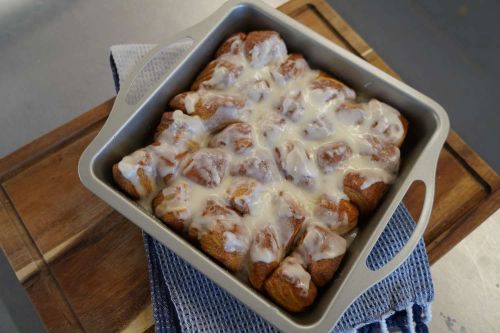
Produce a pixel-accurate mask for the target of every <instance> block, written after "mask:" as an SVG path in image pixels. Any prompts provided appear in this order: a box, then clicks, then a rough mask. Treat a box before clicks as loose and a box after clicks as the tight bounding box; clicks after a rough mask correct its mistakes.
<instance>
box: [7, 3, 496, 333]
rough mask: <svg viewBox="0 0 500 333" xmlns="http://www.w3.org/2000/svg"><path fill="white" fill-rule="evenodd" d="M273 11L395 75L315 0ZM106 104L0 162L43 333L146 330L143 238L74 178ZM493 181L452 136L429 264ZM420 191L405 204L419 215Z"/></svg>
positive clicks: (457, 236) (462, 231)
mask: <svg viewBox="0 0 500 333" xmlns="http://www.w3.org/2000/svg"><path fill="white" fill-rule="evenodd" d="M280 10H281V11H283V12H284V13H286V14H288V15H290V16H291V17H293V18H295V19H296V20H298V21H300V22H302V23H303V24H304V25H306V26H307V27H309V28H311V29H313V30H315V31H317V32H319V33H320V34H322V35H324V36H325V37H327V38H329V39H331V40H333V41H334V42H336V43H338V44H339V45H341V46H342V47H344V48H346V49H347V50H349V51H351V52H353V53H355V54H357V55H358V56H360V57H362V58H364V59H366V60H367V61H369V62H371V63H372V64H374V65H375V66H378V67H380V68H381V69H383V70H385V71H386V72H388V73H390V74H392V75H394V76H397V75H396V74H395V73H394V72H393V71H392V70H391V69H390V68H389V67H388V66H387V65H386V64H385V63H384V62H383V60H382V59H381V58H380V57H379V56H378V55H377V54H376V53H375V51H374V50H373V49H371V48H370V47H369V46H368V45H367V44H366V43H365V42H364V41H363V39H361V38H360V37H359V36H358V35H357V34H356V33H355V32H354V31H353V30H352V29H351V27H349V25H347V24H346V22H345V21H344V20H343V19H342V18H341V17H340V16H339V15H338V14H337V13H336V12H335V11H333V10H332V9H331V8H330V7H329V6H328V5H327V4H326V2H324V1H323V0H293V1H291V2H288V3H286V4H285V5H283V6H282V7H280ZM112 105H113V100H110V101H107V102H105V103H103V104H102V105H99V106H97V107H96V108H94V109H92V110H90V111H88V112H87V113H84V114H83V115H81V116H80V117H78V118H76V119H74V120H73V121H71V122H69V123H67V124H65V125H63V126H62V127H60V128H57V129H56V130H54V131H52V132H50V133H48V134H46V135H44V136H42V137H40V138H39V139H37V140H35V141H33V142H32V143H30V144H29V145H27V146H24V147H22V148H21V149H19V150H18V151H16V152H14V153H12V154H10V155H9V156H7V157H5V158H3V159H2V160H0V184H1V190H0V230H1V233H0V244H1V245H2V249H3V250H4V252H5V254H6V255H7V257H8V258H9V260H10V263H11V265H12V267H13V268H14V270H15V272H16V274H17V276H18V278H19V280H20V281H21V282H22V284H23V286H24V287H25V289H26V290H27V292H28V294H29V296H30V297H31V300H32V301H33V304H34V305H35V307H36V309H37V310H38V312H39V313H40V316H41V318H42V320H43V321H44V323H45V325H46V327H47V329H48V330H49V331H51V332H78V331H88V332H111V331H128V332H136V331H153V326H152V325H153V319H152V313H151V303H150V298H149V286H148V276H147V267H146V258H145V254H144V249H143V243H142V235H141V231H140V230H139V229H138V228H137V227H135V226H134V225H133V224H132V223H129V222H127V221H126V219H125V218H124V217H122V216H121V215H120V214H118V213H116V212H114V211H113V210H112V209H111V208H110V207H109V206H107V205H106V204H105V203H103V202H102V201H100V200H99V199H97V198H96V197H95V196H94V195H92V194H91V193H90V192H88V191H87V190H86V189H85V188H84V187H83V186H82V185H81V184H80V181H79V180H78V175H77V163H78V159H79V156H80V154H81V153H82V151H83V149H84V148H85V147H86V146H87V144H88V143H89V142H90V141H91V140H92V138H93V137H94V136H95V135H96V134H97V132H98V131H99V129H100V128H101V126H102V125H103V123H104V121H105V120H106V117H107V115H108V113H109V111H110V109H111V107H112ZM499 185H500V178H499V177H498V175H497V174H496V173H495V172H494V171H493V170H492V169H491V168H490V167H489V166H488V165H487V164H486V163H485V162H484V161H483V160H481V159H480V158H479V156H478V155H477V154H476V153H475V152H474V151H473V150H472V149H471V148H470V147H468V146H467V145H466V144H465V143H464V142H463V141H462V140H461V139H460V137H459V136H458V135H457V134H456V133H455V132H451V134H450V135H449V137H448V141H447V143H446V145H445V147H444V149H443V151H442V152H441V156H440V160H439V164H438V170H437V187H436V200H435V205H434V210H433V214H432V217H431V221H430V223H429V227H428V228H427V231H426V233H425V241H426V243H427V249H428V252H429V257H430V260H431V262H435V261H436V260H437V259H439V258H440V257H441V256H442V255H444V254H445V253H446V252H447V251H449V250H450V249H451V248H452V247H453V246H454V245H455V244H457V243H458V242H459V241H460V240H461V239H463V238H464V237H466V236H467V234H469V233H470V232H471V231H472V230H473V229H474V228H476V227H477V226H478V225H479V224H480V223H481V222H483V221H484V220H485V219H486V218H487V217H488V216H489V215H490V214H491V213H492V212H494V211H495V210H496V209H498V208H499V207H500V191H498V188H499ZM420 201H421V193H419V191H418V188H417V189H415V190H414V191H413V192H412V193H410V194H408V195H407V197H406V198H405V203H406V204H407V206H408V207H409V208H410V209H411V211H412V212H413V213H414V214H417V211H418V206H419V202H420Z"/></svg>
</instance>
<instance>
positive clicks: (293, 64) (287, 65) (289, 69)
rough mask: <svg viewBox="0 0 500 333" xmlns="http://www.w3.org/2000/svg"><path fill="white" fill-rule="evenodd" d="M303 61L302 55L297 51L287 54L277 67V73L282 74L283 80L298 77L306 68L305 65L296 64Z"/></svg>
mask: <svg viewBox="0 0 500 333" xmlns="http://www.w3.org/2000/svg"><path fill="white" fill-rule="evenodd" d="M302 61H304V62H305V59H304V56H303V55H302V54H299V53H292V54H289V55H288V57H287V58H286V60H285V61H284V62H283V63H282V64H281V65H280V67H279V70H278V71H279V73H280V74H281V75H283V77H284V78H285V80H292V79H295V78H298V77H299V76H301V75H302V74H303V73H304V71H305V69H306V68H307V65H306V66H300V65H298V64H299V62H302Z"/></svg>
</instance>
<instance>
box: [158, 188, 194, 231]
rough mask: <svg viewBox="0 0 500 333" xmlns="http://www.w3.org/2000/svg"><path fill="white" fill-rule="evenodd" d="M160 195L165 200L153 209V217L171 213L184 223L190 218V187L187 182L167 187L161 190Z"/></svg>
mask: <svg viewBox="0 0 500 333" xmlns="http://www.w3.org/2000/svg"><path fill="white" fill-rule="evenodd" d="M162 194H163V197H164V198H165V199H164V200H163V201H162V202H161V203H160V204H159V205H157V206H156V207H155V210H154V213H155V215H157V216H164V215H165V214H167V213H173V214H175V215H176V217H177V218H179V219H182V220H185V221H187V220H189V219H190V218H191V214H192V211H191V207H190V197H191V186H190V185H189V184H188V183H187V182H182V181H181V182H177V183H176V184H172V185H170V186H167V187H165V188H164V189H163V190H162Z"/></svg>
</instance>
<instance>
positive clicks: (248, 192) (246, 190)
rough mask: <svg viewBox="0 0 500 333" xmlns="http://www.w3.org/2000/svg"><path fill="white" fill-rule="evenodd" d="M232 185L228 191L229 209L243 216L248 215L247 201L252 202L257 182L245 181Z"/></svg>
mask: <svg viewBox="0 0 500 333" xmlns="http://www.w3.org/2000/svg"><path fill="white" fill-rule="evenodd" d="M233 185H234V186H231V187H230V188H229V190H228V195H229V203H230V204H231V207H232V208H233V209H234V210H236V211H237V212H238V213H240V214H243V215H245V214H248V213H250V206H249V204H250V203H251V202H249V201H252V200H253V199H252V197H253V196H254V194H255V191H257V186H258V184H257V181H255V180H253V179H246V180H242V181H240V182H238V183H236V184H233Z"/></svg>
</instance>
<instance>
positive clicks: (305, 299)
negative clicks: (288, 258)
mask: <svg viewBox="0 0 500 333" xmlns="http://www.w3.org/2000/svg"><path fill="white" fill-rule="evenodd" d="M264 288H265V290H266V292H267V294H268V295H269V296H270V297H271V298H272V299H273V300H274V301H275V302H276V303H278V304H279V305H281V306H282V307H284V308H285V309H287V310H288V311H290V312H301V311H304V310H305V309H306V308H307V307H308V306H309V305H311V304H312V303H313V302H314V300H315V299H316V295H317V293H318V290H317V288H316V285H315V284H314V282H313V281H310V282H309V290H307V292H306V293H305V292H304V291H303V290H302V289H300V288H298V287H297V286H296V284H295V283H293V282H292V281H290V279H289V278H287V277H286V276H284V275H283V273H282V269H281V267H279V268H278V269H276V270H275V271H274V272H273V274H272V275H271V276H270V277H269V278H268V279H267V280H266V282H264Z"/></svg>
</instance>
